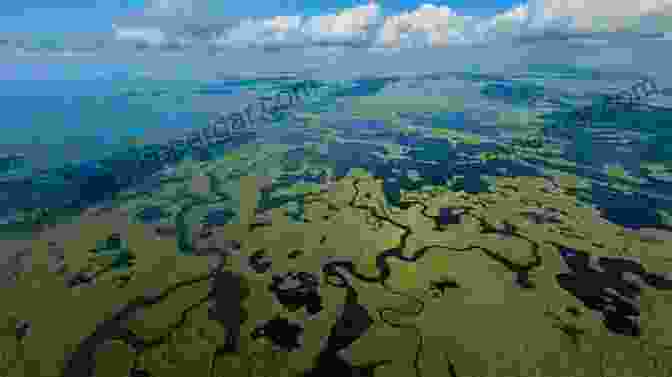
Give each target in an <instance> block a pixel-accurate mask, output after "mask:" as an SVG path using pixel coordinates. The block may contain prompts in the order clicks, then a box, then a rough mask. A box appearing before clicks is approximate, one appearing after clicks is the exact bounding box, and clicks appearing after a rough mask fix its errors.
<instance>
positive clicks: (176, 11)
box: [145, 0, 194, 17]
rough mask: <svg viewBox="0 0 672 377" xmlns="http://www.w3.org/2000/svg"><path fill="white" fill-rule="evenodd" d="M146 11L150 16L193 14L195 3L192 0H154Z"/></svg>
mask: <svg viewBox="0 0 672 377" xmlns="http://www.w3.org/2000/svg"><path fill="white" fill-rule="evenodd" d="M145 13H146V14H147V15H150V16H178V17H179V16H192V15H193V13H194V3H193V1H192V0H152V1H151V2H150V3H149V6H148V7H147V8H146V9H145Z"/></svg>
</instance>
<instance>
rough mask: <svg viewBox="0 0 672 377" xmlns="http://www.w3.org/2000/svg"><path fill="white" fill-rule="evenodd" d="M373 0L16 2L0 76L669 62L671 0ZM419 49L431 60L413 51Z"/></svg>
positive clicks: (3, 19) (2, 41) (0, 47)
mask: <svg viewBox="0 0 672 377" xmlns="http://www.w3.org/2000/svg"><path fill="white" fill-rule="evenodd" d="M368 1H369V0H363V1H354V0H263V1H230V0H58V1H55V0H21V1H9V2H7V4H3V9H2V11H0V79H11V78H13V77H24V76H28V77H29V76H31V72H39V73H40V75H38V76H39V77H40V79H44V78H48V77H56V76H59V77H63V76H64V75H66V73H67V74H68V75H77V74H93V73H96V74H97V72H100V71H109V70H110V69H112V70H114V69H116V70H122V71H123V70H128V71H135V72H143V74H146V73H148V72H149V73H151V74H159V73H162V74H165V75H168V76H171V77H175V76H176V75H177V76H179V75H186V76H189V75H192V76H193V75H199V74H210V75H212V74H232V73H240V72H242V71H245V72H259V71H260V70H272V69H277V70H285V71H305V70H315V69H319V70H321V71H330V70H337V68H338V67H341V70H342V71H343V72H346V70H347V72H351V73H355V72H356V73H363V72H369V71H371V72H372V71H378V70H380V68H384V69H383V70H385V68H389V70H393V69H394V70H404V71H409V70H413V69H416V68H417V69H423V70H433V69H438V68H441V67H443V68H444V69H446V68H447V67H448V66H451V65H454V66H456V67H458V68H459V67H461V66H465V65H467V66H474V65H478V66H480V67H481V69H490V68H492V69H496V68H501V67H506V66H509V65H515V63H516V62H518V63H520V62H522V61H530V62H532V63H539V62H546V61H547V62H549V63H562V64H581V65H585V66H596V65H598V66H603V65H606V66H609V65H611V66H615V67H616V68H617V69H623V67H626V68H627V67H629V68H630V69H634V70H641V69H647V70H658V71H661V72H663V71H666V67H665V64H664V62H665V61H666V60H667V61H669V60H670V59H650V56H652V55H655V56H661V57H665V55H666V56H668V57H669V58H671V59H672V52H666V51H672V48H671V47H672V46H671V45H670V44H671V41H672V0H638V1H633V0H527V1H523V2H515V1H512V0H441V1H434V2H431V3H430V2H426V1H417V0H380V1H378V2H377V3H369V2H368ZM55 4H58V7H56V5H55ZM483 48H485V50H483ZM419 51H422V52H421V53H422V54H427V56H428V57H429V56H431V58H429V59H431V60H429V61H420V60H418V59H417V58H415V57H417V56H418V53H419ZM661 54H662V55H661ZM647 55H648V57H647ZM381 59H382V60H381ZM167 62H170V64H166V63H167ZM269 62H273V64H269ZM381 64H382V66H381ZM412 64H413V65H415V66H417V67H415V68H414V67H410V65H412ZM45 65H48V67H46V68H45V67H44V66H45ZM38 66H39V70H37V68H35V67H38ZM421 66H422V67H423V68H419V67H421ZM435 66H436V67H438V68H435ZM110 67H113V68H110ZM346 67H347V68H346ZM393 67H394V68H393ZM33 69H36V70H35V71H33ZM38 76H35V77H38Z"/></svg>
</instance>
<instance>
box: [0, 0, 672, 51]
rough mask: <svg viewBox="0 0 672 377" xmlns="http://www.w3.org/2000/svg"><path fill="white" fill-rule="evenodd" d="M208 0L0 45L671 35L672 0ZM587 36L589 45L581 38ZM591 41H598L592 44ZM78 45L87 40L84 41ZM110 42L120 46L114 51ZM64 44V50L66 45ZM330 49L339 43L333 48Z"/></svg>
mask: <svg viewBox="0 0 672 377" xmlns="http://www.w3.org/2000/svg"><path fill="white" fill-rule="evenodd" d="M222 4H223V2H221V1H213V0H152V1H149V2H148V6H147V7H146V8H145V9H144V10H142V12H140V13H139V14H135V15H133V16H129V17H125V18H123V19H119V20H118V21H117V22H116V23H115V24H113V25H111V30H110V33H109V35H107V36H105V37H100V36H98V37H97V40H95V41H79V44H77V43H74V45H73V43H72V42H71V41H66V42H65V43H58V45H59V46H60V47H59V48H57V49H56V48H52V47H49V46H53V45H54V44H53V43H52V44H50V43H42V42H39V43H35V42H34V41H31V42H29V43H26V42H25V41H11V40H6V41H4V42H3V43H2V44H0V49H7V48H9V49H11V48H12V47H14V48H15V50H16V51H17V52H18V53H19V54H36V53H43V52H47V53H52V54H56V55H68V54H70V55H72V54H82V53H86V54H88V53H91V52H92V51H94V50H96V49H98V50H106V51H108V52H109V51H122V50H124V49H125V48H128V49H130V50H131V51H134V52H146V51H161V52H167V51H168V52H175V53H178V52H182V51H186V50H188V49H190V48H194V49H201V50H203V51H208V53H210V54H216V53H217V51H219V50H222V49H228V48H261V49H264V50H266V51H275V50H279V49H284V48H301V49H303V50H304V51H305V52H306V53H307V54H308V53H310V54H315V52H314V49H315V48H318V49H319V48H324V47H330V48H331V47H334V46H340V47H356V48H365V49H367V50H369V51H373V52H381V53H394V52H395V51H400V50H403V49H408V48H427V47H430V48H431V47H435V48H436V47H450V46H465V45H466V46H469V45H476V46H478V45H487V44H492V43H497V42H505V44H506V43H508V42H512V41H513V42H517V43H528V42H537V41H540V40H549V39H550V40H556V41H557V40H571V43H572V44H573V45H585V46H593V47H599V46H601V45H607V44H608V43H609V40H610V38H611V39H613V38H614V36H615V35H618V36H619V37H620V36H622V35H624V34H628V33H629V34H632V35H643V33H644V34H647V35H648V37H647V38H657V39H658V40H664V41H666V40H669V36H670V35H672V0H639V1H632V0H529V1H528V2H527V3H521V4H519V5H516V6H514V7H512V8H511V9H508V10H506V11H503V12H500V13H498V14H495V15H493V16H489V17H482V16H481V17H476V16H470V15H466V14H461V13H459V12H457V11H455V10H453V9H451V8H449V7H447V6H437V5H432V4H423V5H420V6H418V7H417V8H415V9H411V10H405V11H398V10H397V11H394V10H390V9H386V8H384V7H381V6H380V5H378V4H375V3H369V4H366V5H360V6H355V7H352V8H347V9H342V10H340V11H337V12H336V11H331V13H326V14H318V15H305V14H294V15H292V14H289V15H278V16H270V17H246V18H240V17H233V16H230V15H229V16H218V15H221V14H226V12H225V9H220V12H219V13H218V12H215V11H213V9H214V8H213V6H219V7H220V8H221V7H223V5H222ZM582 39H584V40H585V43H583V42H581V40H582ZM593 41H597V42H593ZM82 46H84V47H82ZM115 49H116V50H115ZM68 50H69V51H68ZM327 51H335V50H333V49H331V50H327Z"/></svg>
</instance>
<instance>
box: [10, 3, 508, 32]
mask: <svg viewBox="0 0 672 377" xmlns="http://www.w3.org/2000/svg"><path fill="white" fill-rule="evenodd" d="M366 2H367V0H363V1H353V0H263V1H255V2H253V4H255V5H248V4H249V2H246V1H224V0H219V1H210V3H211V5H210V7H211V9H212V10H213V12H221V13H224V14H226V15H227V16H234V17H247V16H262V17H266V16H275V15H294V14H305V15H316V14H320V13H326V12H328V11H329V10H333V9H343V8H351V7H353V6H356V5H361V4H365V3H366ZM223 3H227V5H226V8H224V7H223V6H222V5H218V4H223ZM423 3H432V4H434V5H437V6H440V5H445V6H448V7H450V8H451V9H454V10H456V11H458V12H460V13H464V14H468V15H473V16H488V15H493V14H495V13H496V12H499V11H503V10H506V9H508V8H510V7H511V6H512V5H515V4H517V3H518V2H513V1H512V0H439V1H418V0H385V1H379V4H380V5H381V6H382V7H383V8H386V9H389V10H413V9H416V8H417V7H418V6H419V5H421V4H423ZM262 4H263V5H262ZM144 5H145V0H20V1H7V2H6V4H3V7H2V10H1V11H0V32H26V31H34V32H61V31H62V32H76V31H81V32H90V31H108V30H110V25H111V24H112V23H113V22H114V20H115V19H117V18H118V17H122V16H127V15H129V14H132V13H137V12H138V11H140V10H141V9H142V8H143V7H144Z"/></svg>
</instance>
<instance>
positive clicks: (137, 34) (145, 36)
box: [112, 25, 166, 45]
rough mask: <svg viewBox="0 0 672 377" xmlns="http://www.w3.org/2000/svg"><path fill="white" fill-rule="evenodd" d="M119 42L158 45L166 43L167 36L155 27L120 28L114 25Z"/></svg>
mask: <svg viewBox="0 0 672 377" xmlns="http://www.w3.org/2000/svg"><path fill="white" fill-rule="evenodd" d="M112 28H113V29H114V36H115V39H117V40H122V41H123V40H125V41H144V42H147V43H150V44H154V45H158V44H161V43H163V42H165V41H166V34H165V33H164V32H163V31H161V29H159V28H153V27H119V26H117V25H112Z"/></svg>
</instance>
